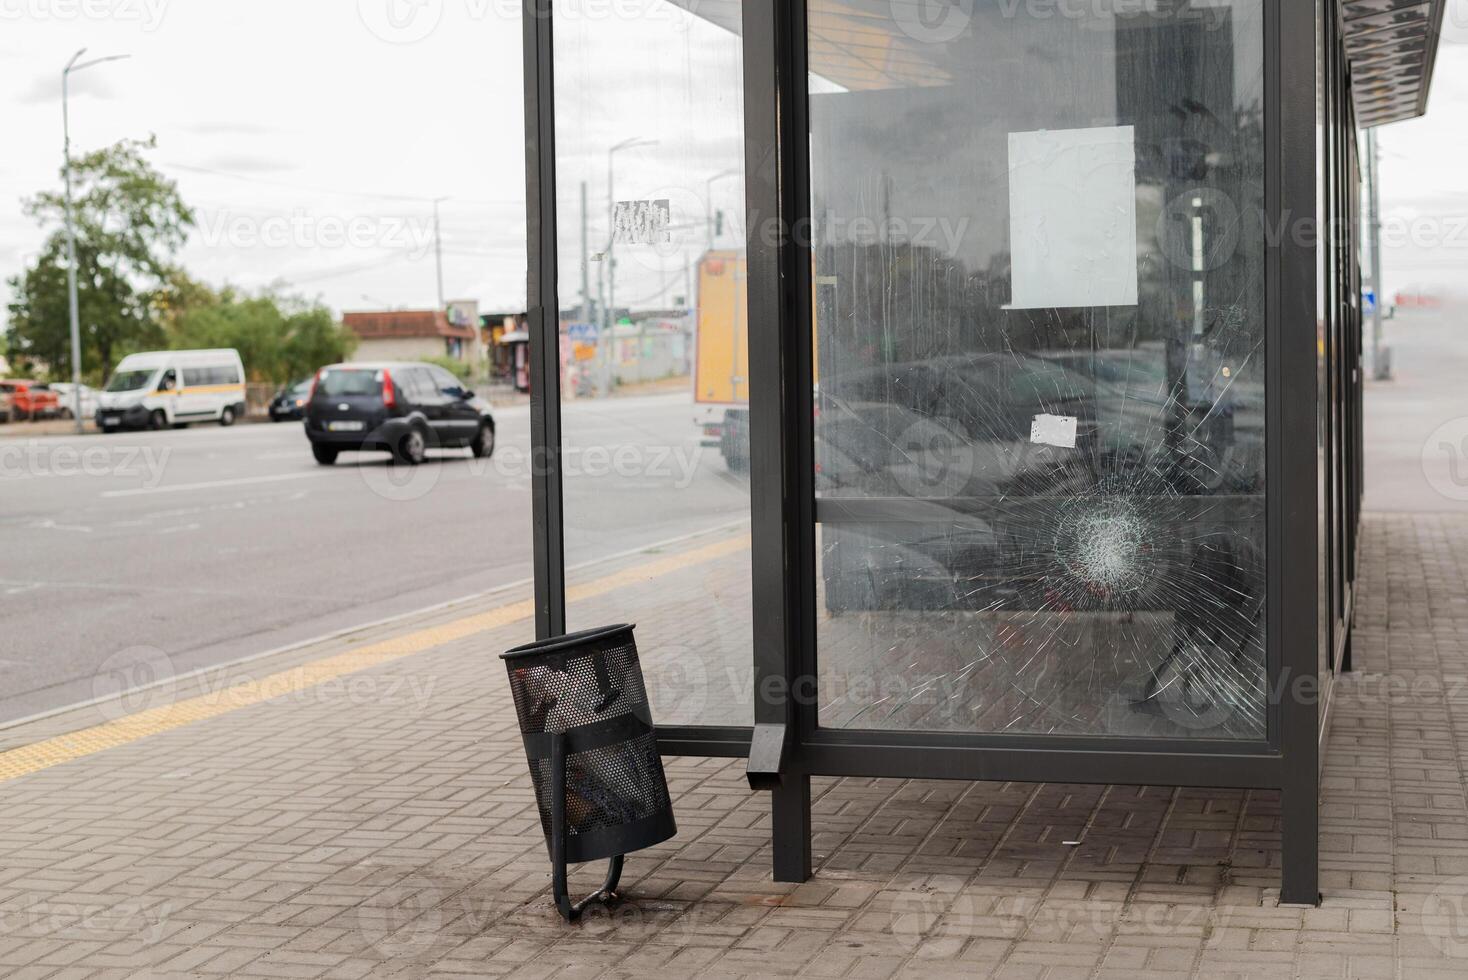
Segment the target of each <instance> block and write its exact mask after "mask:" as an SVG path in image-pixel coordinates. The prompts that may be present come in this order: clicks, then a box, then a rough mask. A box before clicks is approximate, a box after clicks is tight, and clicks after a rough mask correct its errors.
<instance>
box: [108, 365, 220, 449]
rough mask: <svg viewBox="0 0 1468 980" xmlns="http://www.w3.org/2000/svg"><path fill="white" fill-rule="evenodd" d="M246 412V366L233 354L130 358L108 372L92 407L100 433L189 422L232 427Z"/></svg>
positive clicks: (162, 426) (156, 427) (154, 427)
mask: <svg viewBox="0 0 1468 980" xmlns="http://www.w3.org/2000/svg"><path fill="white" fill-rule="evenodd" d="M244 414H245V365H244V363H243V362H242V361H241V360H240V354H239V351H236V350H171V351H150V352H148V353H143V354H129V355H128V356H127V357H124V358H123V359H122V363H121V364H119V365H117V370H116V371H114V372H112V378H111V380H110V381H108V382H107V389H106V390H105V391H104V392H102V394H101V397H100V399H99V403H98V408H97V425H98V426H99V427H100V428H101V429H102V430H103V431H104V432H115V431H117V430H118V429H140V428H148V429H162V428H165V427H167V426H174V425H187V424H188V423H190V422H218V423H219V424H220V425H233V424H234V423H235V420H236V419H238V418H240V417H241V416H243V415H244Z"/></svg>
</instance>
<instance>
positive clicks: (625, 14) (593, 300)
mask: <svg viewBox="0 0 1468 980" xmlns="http://www.w3.org/2000/svg"><path fill="white" fill-rule="evenodd" d="M696 10H697V13H698V15H697V16H695V15H694V14H693V13H690V12H689V10H686V9H683V8H682V7H679V6H677V5H675V4H672V3H667V2H664V0H632V2H630V3H624V4H619V5H616V6H615V7H598V6H594V5H582V4H556V5H555V45H556V47H555V66H554V67H555V76H556V106H555V111H556V170H557V174H556V176H557V197H558V201H557V204H558V221H559V227H558V235H559V240H558V242H557V245H558V255H559V260H560V279H559V290H560V297H561V317H560V321H561V338H560V340H561V367H562V372H561V387H562V405H561V411H562V422H563V430H564V434H563V448H564V451H565V455H564V460H563V462H564V465H565V479H564V486H565V509H564V526H565V534H566V563H567V566H568V569H569V571H568V579H569V584H570V591H569V595H568V601H567V605H568V608H567V628H568V629H571V630H576V629H582V628H586V627H593V626H600V625H605V624H608V623H616V622H633V623H636V624H637V639H638V644H639V647H640V650H641V657H642V663H643V669H644V671H645V673H646V677H647V685H648V689H649V694H650V697H651V700H652V704H653V709H654V717H655V719H656V721H657V722H658V723H659V724H664V725H667V724H709V725H716V724H723V725H735V724H738V725H748V724H751V723H752V721H753V703H752V698H751V696H750V690H749V688H750V683H751V682H750V671H751V663H752V659H753V658H752V639H751V622H752V618H753V614H752V611H751V608H750V563H749V526H748V525H749V487H748V481H747V479H746V476H745V472H744V471H745V468H746V460H747V458H748V457H747V453H748V447H747V442H746V438H747V436H746V435H745V433H746V432H747V418H748V406H747V402H748V389H747V387H746V386H745V384H744V382H743V378H742V376H741V375H742V371H743V368H742V367H741V365H743V364H745V363H746V360H745V350H746V346H745V345H746V343H747V340H746V338H747V332H746V330H745V326H746V324H745V308H746V307H745V281H744V280H745V273H744V270H745V263H744V251H743V241H744V236H743V232H742V230H741V229H742V224H743V221H742V215H743V210H744V182H743V167H744V129H743V117H742V110H743V107H742V86H743V80H742V51H741V43H740V38H739V36H738V33H737V31H738V27H739V18H740V8H739V5H738V4H737V3H732V2H728V0H717V2H710V3H700V4H698V5H697V7H696Z"/></svg>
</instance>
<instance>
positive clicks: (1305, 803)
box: [1279, 780, 1320, 906]
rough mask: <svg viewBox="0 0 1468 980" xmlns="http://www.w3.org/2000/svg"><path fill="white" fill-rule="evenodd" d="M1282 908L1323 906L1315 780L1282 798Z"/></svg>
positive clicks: (1280, 896)
mask: <svg viewBox="0 0 1468 980" xmlns="http://www.w3.org/2000/svg"><path fill="white" fill-rule="evenodd" d="M1279 817H1280V833H1279V838H1280V841H1279V843H1280V875H1279V903H1280V904H1281V905H1309V906H1315V905H1319V904H1320V813H1319V806H1318V796H1317V791H1316V787H1315V782H1314V780H1307V781H1306V782H1305V785H1302V786H1298V787H1289V788H1286V789H1284V790H1282V791H1281V792H1280V795H1279Z"/></svg>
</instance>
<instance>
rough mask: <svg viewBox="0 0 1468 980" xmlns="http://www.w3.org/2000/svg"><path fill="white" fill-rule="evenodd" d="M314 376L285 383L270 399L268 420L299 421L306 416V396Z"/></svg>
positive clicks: (314, 378)
mask: <svg viewBox="0 0 1468 980" xmlns="http://www.w3.org/2000/svg"><path fill="white" fill-rule="evenodd" d="M315 380H316V376H315V375H312V376H311V377H309V378H307V379H306V380H304V381H296V382H293V383H292V384H288V385H286V386H285V387H284V388H282V389H280V390H279V391H277V392H276V393H275V397H274V398H272V399H270V421H272V422H285V421H288V420H295V421H300V420H301V419H303V418H305V417H306V398H307V397H308V396H310V394H311V385H312V384H313V383H314V382H315Z"/></svg>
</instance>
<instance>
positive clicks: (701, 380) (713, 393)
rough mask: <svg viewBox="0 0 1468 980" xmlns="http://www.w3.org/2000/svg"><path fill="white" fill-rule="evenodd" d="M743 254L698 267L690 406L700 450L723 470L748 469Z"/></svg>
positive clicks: (724, 254) (726, 254) (713, 255)
mask: <svg viewBox="0 0 1468 980" xmlns="http://www.w3.org/2000/svg"><path fill="white" fill-rule="evenodd" d="M747 278H748V274H747V269H746V266H745V263H744V253H743V252H742V251H737V252H736V251H733V250H723V251H717V250H714V251H709V252H705V253H704V256H703V258H702V259H700V260H699V262H698V317H697V327H696V331H695V334H694V354H693V402H694V405H696V406H697V408H698V414H697V415H696V416H695V421H696V422H697V423H698V425H700V426H701V427H702V429H703V445H705V446H710V447H712V446H717V447H718V449H719V453H720V455H722V456H723V457H724V465H726V466H728V467H729V469H730V470H733V471H735V472H742V471H744V470H745V469H747V468H748V467H749V301H748V292H747V290H746V288H745V287H746V286H747V285H748V283H747V281H746V280H747Z"/></svg>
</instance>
